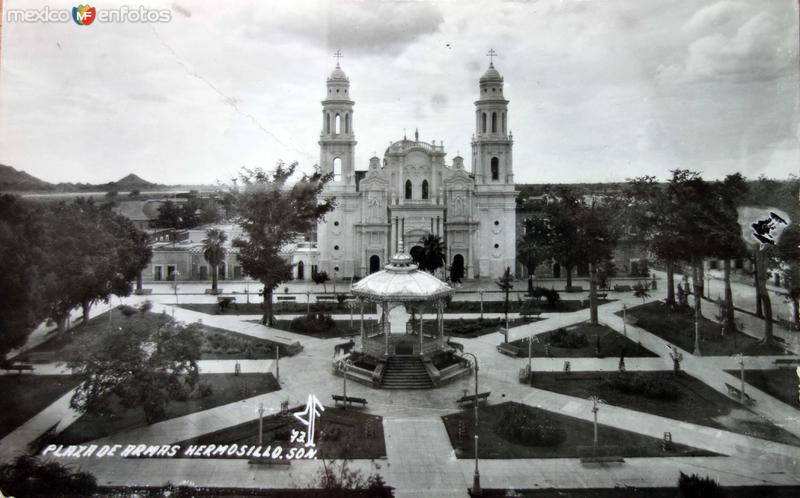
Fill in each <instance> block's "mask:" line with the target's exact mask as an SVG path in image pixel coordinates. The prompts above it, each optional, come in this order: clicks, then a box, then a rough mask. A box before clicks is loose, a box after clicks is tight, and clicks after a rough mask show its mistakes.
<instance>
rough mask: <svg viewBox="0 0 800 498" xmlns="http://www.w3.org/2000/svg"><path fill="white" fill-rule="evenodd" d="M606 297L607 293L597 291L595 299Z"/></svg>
mask: <svg viewBox="0 0 800 498" xmlns="http://www.w3.org/2000/svg"><path fill="white" fill-rule="evenodd" d="M607 297H608V294H606V293H605V292H598V293H597V299H605V298H607Z"/></svg>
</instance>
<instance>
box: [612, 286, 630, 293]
mask: <svg viewBox="0 0 800 498" xmlns="http://www.w3.org/2000/svg"><path fill="white" fill-rule="evenodd" d="M632 290H633V287H631V286H630V285H615V286H614V292H631V291H632Z"/></svg>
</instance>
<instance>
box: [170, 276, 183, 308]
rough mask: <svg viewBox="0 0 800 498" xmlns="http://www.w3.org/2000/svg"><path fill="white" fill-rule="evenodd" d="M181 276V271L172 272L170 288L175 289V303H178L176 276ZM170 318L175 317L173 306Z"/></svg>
mask: <svg viewBox="0 0 800 498" xmlns="http://www.w3.org/2000/svg"><path fill="white" fill-rule="evenodd" d="M180 276H181V272H179V271H178V270H175V271H174V272H172V290H173V291H175V304H176V305H177V304H178V278H179V277H180ZM172 318H175V306H173V307H172Z"/></svg>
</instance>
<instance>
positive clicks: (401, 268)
mask: <svg viewBox="0 0 800 498" xmlns="http://www.w3.org/2000/svg"><path fill="white" fill-rule="evenodd" d="M385 268H386V269H385V270H381V271H379V272H375V273H373V274H372V275H369V276H367V277H364V278H362V279H361V280H359V281H358V282H356V283H354V284H353V286H352V287H351V292H352V293H353V295H355V296H358V297H362V298H365V299H368V300H370V301H432V300H434V299H438V298H442V297H445V296H449V295H451V294H452V293H453V289H452V288H451V287H450V286H449V285H447V284H446V283H444V282H442V281H441V280H439V279H438V278H436V277H434V276H433V275H431V274H430V273H428V272H425V271H421V270H419V267H418V266H417V265H416V264H414V263H413V261H412V259H411V256H409V255H408V254H406V253H405V252H403V246H402V243H401V245H400V251H399V252H398V253H396V254H395V255H394V256H392V258H391V262H390V263H389V264H388V265H386V267H385Z"/></svg>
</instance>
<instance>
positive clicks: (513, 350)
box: [497, 342, 519, 357]
mask: <svg viewBox="0 0 800 498" xmlns="http://www.w3.org/2000/svg"><path fill="white" fill-rule="evenodd" d="M497 351H499V352H500V353H502V354H507V355H508V356H513V357H517V356H519V348H518V347H516V346H512V345H511V344H508V343H507V342H504V343H502V344H500V345H499V346H497Z"/></svg>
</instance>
